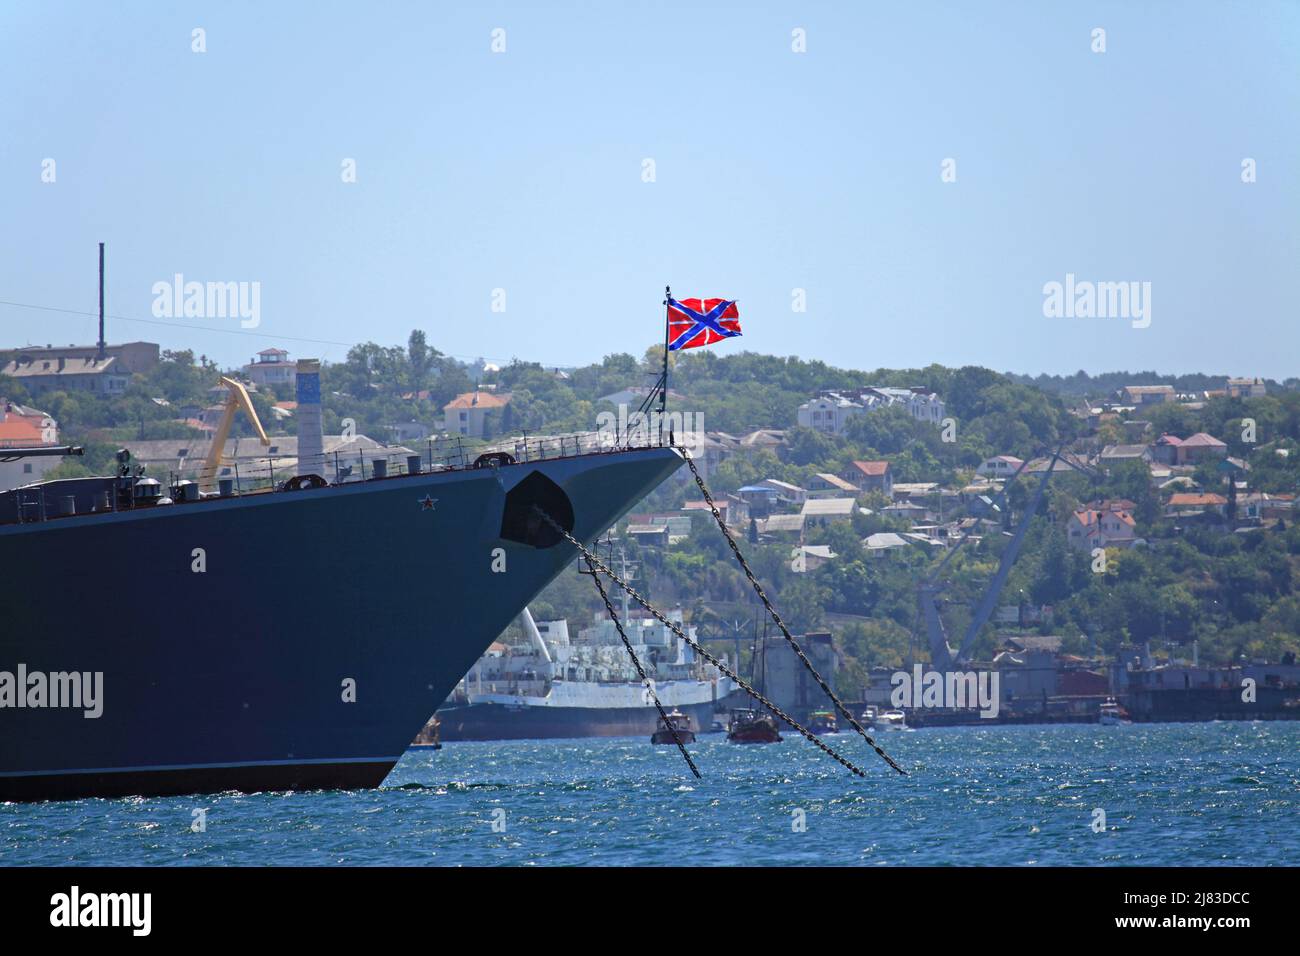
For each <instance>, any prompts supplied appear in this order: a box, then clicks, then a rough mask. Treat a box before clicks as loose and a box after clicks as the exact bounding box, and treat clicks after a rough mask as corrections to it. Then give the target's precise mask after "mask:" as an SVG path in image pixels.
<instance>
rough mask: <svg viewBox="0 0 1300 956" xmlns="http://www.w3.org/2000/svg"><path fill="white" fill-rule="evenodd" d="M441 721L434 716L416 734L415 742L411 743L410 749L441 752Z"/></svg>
mask: <svg viewBox="0 0 1300 956" xmlns="http://www.w3.org/2000/svg"><path fill="white" fill-rule="evenodd" d="M441 728H442V721H441V720H439V719H438V717H437V715H436V714H435V715H434V717H433V719H432V720H430V721H429V722H428V723H427V724H425V725H424V727H423V728H421V730H420V732H419V733H418V734H416V736H415V740H414V741H412V742H411V747H412V748H415V749H419V750H441V749H442V734H441V733H440V731H441Z"/></svg>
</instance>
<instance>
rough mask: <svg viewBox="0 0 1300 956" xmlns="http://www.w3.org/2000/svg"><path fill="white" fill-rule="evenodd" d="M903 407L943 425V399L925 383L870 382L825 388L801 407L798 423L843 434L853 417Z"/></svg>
mask: <svg viewBox="0 0 1300 956" xmlns="http://www.w3.org/2000/svg"><path fill="white" fill-rule="evenodd" d="M893 407H901V408H903V409H904V410H905V411H906V412H907V413H908V414H909V415H911V416H912V417H913V418H915V419H916V420H917V421H923V422H931V423H932V424H936V425H937V424H939V423H940V422H942V421H943V417H944V403H943V399H942V398H940V397H939V396H938V394H936V393H935V392H933V391H931V390H930V389H928V388H923V387H921V386H911V387H908V388H895V387H893V386H885V385H867V386H864V387H862V388H852V389H823V390H822V391H821V393H820V394H818V395H817V397H816V398H813V399H811V400H810V401H807V402H804V404H802V405H800V406H799V409H798V413H797V417H798V422H799V424H800V425H801V426H803V427H804V428H815V429H817V430H818V431H824V432H829V433H831V434H834V435H842V434H844V432H845V430H846V429H847V428H848V424H849V422H850V421H852V419H853V418H854V417H855V416H857V415H861V414H863V413H865V412H871V411H876V410H878V409H881V408H893Z"/></svg>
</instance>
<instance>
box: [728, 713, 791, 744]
mask: <svg viewBox="0 0 1300 956" xmlns="http://www.w3.org/2000/svg"><path fill="white" fill-rule="evenodd" d="M727 739H728V740H729V741H731V742H732V743H733V744H775V743H780V741H781V734H780V732H779V731H778V730H777V727H776V721H775V720H773V719H772V718H771V717H769V716H768V715H767V714H761V713H759V712H758V711H756V710H733V711H732V712H731V726H730V728H729V729H728V730H727Z"/></svg>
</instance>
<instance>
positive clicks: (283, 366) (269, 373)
mask: <svg viewBox="0 0 1300 956" xmlns="http://www.w3.org/2000/svg"><path fill="white" fill-rule="evenodd" d="M244 377H245V378H247V379H248V380H249V381H250V382H252V383H253V384H254V385H257V386H258V387H260V388H266V387H275V386H281V387H286V388H292V387H293V386H294V384H295V383H296V382H297V381H298V363H297V362H291V361H289V353H288V352H286V351H285V350H284V349H275V348H271V349H262V351H260V352H258V353H257V355H255V356H253V360H252V361H251V362H249V363H248V364H247V365H245V366H244Z"/></svg>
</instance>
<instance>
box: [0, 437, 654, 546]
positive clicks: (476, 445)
mask: <svg viewBox="0 0 1300 956" xmlns="http://www.w3.org/2000/svg"><path fill="white" fill-rule="evenodd" d="M123 444H124V447H126V448H127V450H130V444H129V443H123ZM413 444H417V443H413ZM677 444H678V442H677V440H676V439H675V436H673V435H672V434H671V433H669V432H666V431H665V432H658V433H655V432H651V431H649V430H648V429H644V430H639V431H638V430H636V429H633V430H631V431H630V432H628V433H625V434H617V435H616V434H614V433H613V432H610V431H607V430H601V431H589V432H572V433H566V434H561V435H528V434H526V433H524V434H521V435H519V436H518V437H513V438H507V439H497V440H494V441H484V440H481V439H474V438H470V437H467V436H464V435H456V436H450V437H444V438H430V439H427V440H426V441H425V442H424V448H423V449H422V450H421V451H419V452H417V451H416V449H415V448H411V447H408V446H407V445H378V446H375V447H372V448H347V449H340V450H337V451H328V452H325V453H324V454H323V455H322V456H320V457H319V458H317V459H316V460H312V459H300V458H298V457H297V456H283V455H279V456H277V455H267V456H266V457H261V456H258V457H249V458H244V459H240V460H236V461H230V462H228V463H226V462H223V464H222V466H221V467H219V468H218V470H217V474H216V475H215V476H214V477H213V478H212V479H211V480H212V485H213V489H214V490H213V491H212V492H210V493H207V492H205V493H204V494H203V495H202V497H200V498H197V499H195V500H194V501H175V500H174V501H173V503H174V504H175V503H180V504H190V503H201V502H203V501H212V500H218V499H221V498H226V497H243V496H247V495H263V494H271V493H277V492H279V491H281V486H282V485H283V483H284V482H285V481H286V480H288V479H290V478H295V477H298V476H303V475H313V474H314V475H318V476H319V477H321V478H322V479H324V480H325V481H326V482H327V483H328V484H329V485H330V486H331V487H337V486H342V485H352V484H356V483H359V482H369V481H389V480H393V479H398V478H405V477H411V476H415V475H436V474H443V473H445V472H458V471H468V470H472V469H475V468H480V467H484V465H483V464H477V463H478V462H480V461H482V460H483V456H485V455H487V456H501V455H508V456H509V458H508V459H503V458H495V459H494V461H495V463H498V464H503V465H504V466H506V467H509V466H510V465H512V464H530V463H534V462H542V461H556V460H558V459H565V458H582V457H588V456H592V455H610V454H618V453H620V452H627V451H640V450H646V449H652V448H667V447H672V446H674V445H677ZM492 463H493V459H489V460H488V462H487V464H488V465H489V466H490V465H491V464H492ZM202 472H203V467H202V465H201V464H198V463H196V464H195V465H193V466H183V467H177V468H172V469H169V470H168V471H167V472H166V473H165V480H164V475H163V474H159V473H155V472H149V471H146V473H145V474H144V475H143V476H142V477H146V478H156V479H157V480H158V481H159V483H160V484H162V485H163V488H164V490H165V491H166V492H172V491H175V489H176V488H177V487H178V486H179V485H180V484H181V483H182V482H193V483H196V484H197V483H198V482H199V481H200V479H201V477H202ZM137 477H140V476H137ZM105 480H113V479H112V478H111V476H105ZM117 480H118V481H121V482H130V481H132V480H134V479H133V478H121V479H117ZM57 481H58V479H54V480H52V481H45V482H36V483H33V484H30V485H23V486H21V487H19V488H16V489H13V490H12V491H9V492H0V500H2V499H3V498H6V497H7V498H9V499H10V501H11V502H12V504H11V505H10V504H6V506H5V507H3V508H0V525H5V524H26V523H31V522H34V521H49V520H57V519H58V518H61V517H70V516H71V515H68V514H66V513H63V512H61V511H60V510H59V509H58V507H57V502H55V501H50V500H47V499H48V498H49V497H50V496H48V495H46V494H44V493H43V490H42V489H43V488H44V487H46V486H49V485H52V484H55V483H57ZM226 482H228V492H229V493H228V494H225V493H221V492H218V491H217V490H216V489H217V488H219V487H220V486H221V485H222V484H223V483H226ZM112 505H113V506H112V507H110V508H109V509H108V510H110V511H124V510H130V509H131V508H132V507H134V505H126V506H121V505H118V504H117V503H116V502H113V503H112ZM152 506H153V505H152V504H149V505H146V507H152ZM88 513H102V512H87V511H78V512H76V514H81V515H84V514H88Z"/></svg>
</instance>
